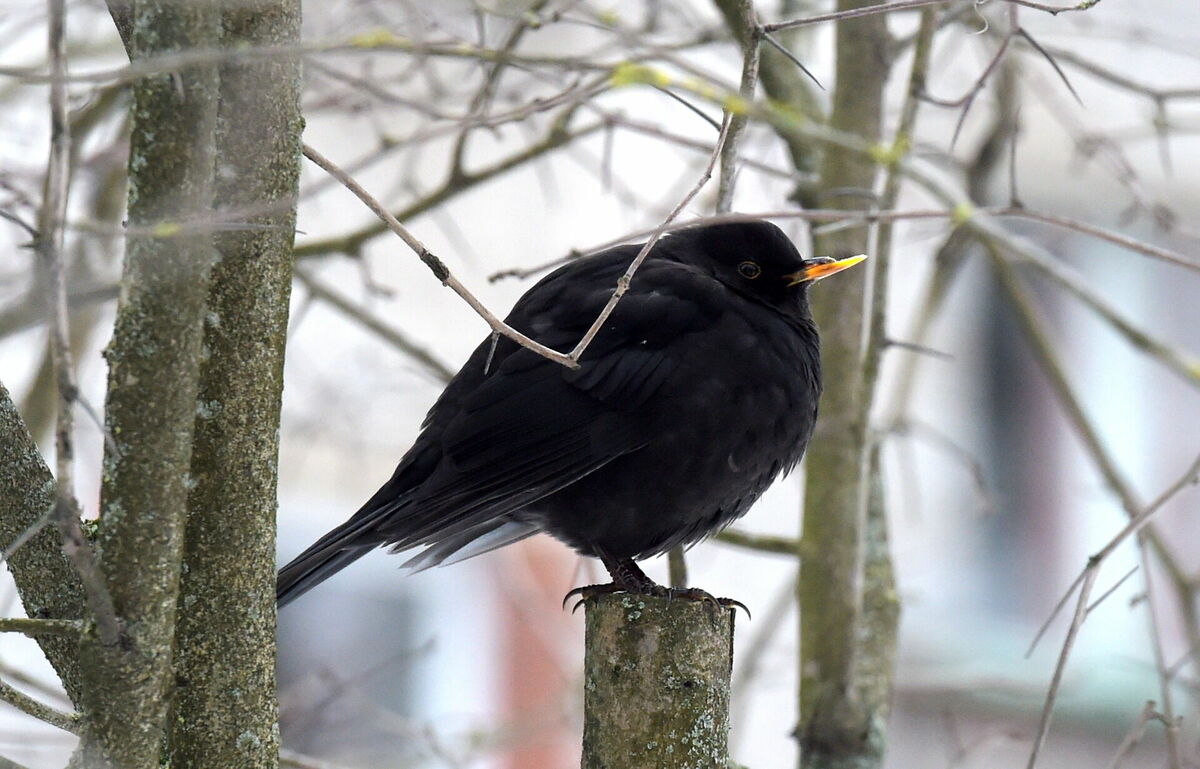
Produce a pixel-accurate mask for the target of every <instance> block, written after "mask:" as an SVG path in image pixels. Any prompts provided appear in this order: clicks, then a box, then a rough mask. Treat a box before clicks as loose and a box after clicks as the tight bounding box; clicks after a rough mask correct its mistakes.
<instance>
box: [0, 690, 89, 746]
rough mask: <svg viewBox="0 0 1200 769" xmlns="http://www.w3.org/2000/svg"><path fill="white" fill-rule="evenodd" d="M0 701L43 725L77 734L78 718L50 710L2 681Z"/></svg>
mask: <svg viewBox="0 0 1200 769" xmlns="http://www.w3.org/2000/svg"><path fill="white" fill-rule="evenodd" d="M0 700H2V701H4V702H7V703H8V704H9V705H12V706H13V707H14V708H16V709H17V710H19V711H21V712H22V713H24V714H26V715H29V716H33V717H34V718H36V719H37V720H39V721H42V722H43V723H47V724H50V725H51V726H56V727H58V728H59V729H62V730H63V731H66V732H70V733H71V734H79V716H77V715H75V714H74V713H64V712H63V711H61V710H58V709H56V708H52V707H50V706H49V705H47V704H45V703H43V702H39V701H37V700H35V699H34V698H33V697H30V696H29V695H28V694H25V693H24V692H22V691H20V690H18V689H14V688H13V687H12V686H9V685H8V684H7V683H5V682H3V681H0Z"/></svg>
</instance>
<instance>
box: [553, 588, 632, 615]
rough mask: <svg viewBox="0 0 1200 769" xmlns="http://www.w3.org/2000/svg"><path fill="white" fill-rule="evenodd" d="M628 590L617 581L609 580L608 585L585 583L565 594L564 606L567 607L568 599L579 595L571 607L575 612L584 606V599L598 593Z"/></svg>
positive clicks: (593, 596)
mask: <svg viewBox="0 0 1200 769" xmlns="http://www.w3.org/2000/svg"><path fill="white" fill-rule="evenodd" d="M628 592H630V591H629V590H627V589H626V588H625V587H624V586H622V585H618V584H617V583H615V582H609V583H608V584H607V585H583V586H581V587H577V588H575V589H574V590H571V591H569V592H568V593H567V594H566V595H564V596H563V599H562V607H563V609H564V610H565V609H566V608H567V601H569V600H571V599H572V598H574V597H575V596H578V597H579V600H578V601H576V602H575V605H574V606H572V607H571V613H572V614H574V613H575V612H576V611H578V610H579V607H580V606H583V603H584V601H586V600H587V599H589V598H595V597H596V596H598V595H610V594H612V593H628Z"/></svg>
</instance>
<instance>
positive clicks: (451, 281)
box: [304, 144, 579, 368]
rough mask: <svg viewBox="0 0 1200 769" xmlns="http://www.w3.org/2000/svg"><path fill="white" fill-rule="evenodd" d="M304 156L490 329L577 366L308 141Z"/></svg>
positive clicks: (570, 366)
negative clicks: (474, 287)
mask: <svg viewBox="0 0 1200 769" xmlns="http://www.w3.org/2000/svg"><path fill="white" fill-rule="evenodd" d="M304 156H305V157H307V158H308V159H309V160H311V161H313V162H314V163H316V164H317V165H318V166H320V167H321V168H322V169H323V170H324V171H325V172H326V173H328V174H329V175H330V176H333V177H334V178H336V179H337V180H338V181H340V182H341V183H342V184H343V185H345V187H346V189H348V190H350V191H351V192H353V193H354V194H355V196H356V197H358V199H359V200H361V201H362V202H363V203H365V204H366V205H367V208H370V209H371V211H372V212H374V213H375V215H376V216H378V217H379V218H380V219H382V220H383V221H384V222H385V223H386V224H387V226H388V229H390V230H391V231H392V232H394V233H396V235H398V236H399V237H400V239H401V240H403V241H404V243H405V244H406V245H407V246H408V247H409V248H411V249H412V250H413V252H414V253H416V255H417V258H419V259H420V260H421V261H422V262H424V263H425V265H426V266H427V267H429V269H430V271H431V272H433V274H434V277H436V278H437V279H438V280H440V281H441V282H442V285H443V286H447V287H449V288H450V289H451V290H452V291H454V293H456V294H458V295H459V296H460V297H462V298H463V299H464V300H465V301H466V302H467V304H468V305H470V306H471V309H473V310H475V312H476V313H477V314H478V315H479V317H481V318H483V319H484V320H485V321H486V322H487V324H488V325H489V326H491V328H492V330H493V331H495V332H496V333H498V334H502V335H504V336H506V337H508V338H509V339H511V340H513V341H514V342H516V343H517V344H519V345H521V346H522V347H524V348H526V349H527V350H531V351H533V352H535V353H537V354H538V355H541V356H542V357H543V358H546V359H547V360H552V361H554V362H555V363H559V364H561V365H563V366H566V367H567V368H576V367H577V366H578V365H579V364H578V363H577V362H576V360H577V358H575V357H572V356H569V355H563V354H562V353H560V352H557V351H555V350H551V349H550V348H549V347H546V346H545V345H543V344H541V343H539V342H536V341H534V340H533V339H530V338H529V337H527V336H525V335H524V334H522V333H521V332H519V331H517V330H516V329H514V328H513V327H512V326H509V325H508V324H507V323H504V322H503V321H501V320H500V319H499V318H497V317H496V316H495V315H493V314H492V313H491V311H490V310H488V309H487V308H486V307H484V306H483V303H482V302H480V301H479V300H478V299H477V298H475V295H474V294H472V293H471V292H470V291H468V290H467V288H466V287H465V286H463V284H462V283H460V282H459V280H458V278H455V277H454V276H453V275H452V274H451V273H450V269H449V268H448V267H446V265H445V264H444V263H443V262H442V260H441V259H439V258H438V257H437V256H436V255H434V254H433V252H431V251H430V250H429V249H428V248H426V247H425V244H424V243H422V242H421V241H420V240H417V238H416V236H414V235H413V234H412V233H411V232H409V231H408V230H407V229H406V228H405V227H404V225H403V224H401V223H400V222H399V221H397V220H396V217H394V216H392V214H391V213H390V212H389V211H388V210H387V209H386V208H384V207H383V205H382V204H381V203H380V202H379V201H378V200H376V199H375V198H374V197H372V196H371V194H370V193H368V192H367V191H366V190H365V189H363V188H362V186H361V185H359V183H358V182H356V181H354V179H352V178H351V177H350V176H349V174H347V173H346V172H345V171H343V170H342V169H341V168H338V166H336V165H335V164H334V163H333V162H332V161H330V160H329V159H327V158H326V157H325V156H324V155H322V154H321V153H319V152H317V151H316V150H315V149H313V148H312V147H310V146H308V145H307V144H306V145H304Z"/></svg>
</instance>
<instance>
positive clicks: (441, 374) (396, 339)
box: [295, 269, 454, 382]
mask: <svg viewBox="0 0 1200 769" xmlns="http://www.w3.org/2000/svg"><path fill="white" fill-rule="evenodd" d="M295 276H296V280H297V281H299V282H300V284H301V285H303V286H304V288H305V289H307V291H308V293H309V294H311V295H312V296H314V297H316V298H317V299H320V300H322V301H324V302H326V303H328V304H329V305H331V306H332V307H334V308H335V309H337V310H339V311H340V312H342V313H343V314H344V315H346V316H347V317H350V318H353V319H354V320H356V321H358V322H359V323H361V324H362V325H363V327H365V328H366V329H368V330H369V331H372V332H374V333H375V334H377V335H378V336H379V337H381V338H383V339H384V340H385V341H387V342H388V343H390V344H391V345H392V346H393V347H395V348H396V349H398V350H400V351H401V352H403V353H404V354H405V355H407V356H409V357H410V358H412V359H413V360H415V361H417V362H418V363H419V364H421V366H422V367H423V368H424V369H425V370H426V371H427V372H428V373H429V374H431V375H432V376H433V377H435V378H436V379H438V380H440V381H442V382H449V381H450V380H451V379H452V378H453V377H454V372H453V371H452V370H450V368H448V367H447V366H446V364H444V363H442V362H441V361H440V360H438V359H437V356H435V355H434V354H433V353H431V352H430V351H429V350H426V349H425V348H424V347H422V346H421V345H420V344H418V343H416V342H414V341H413V340H411V339H409V338H408V337H407V336H405V335H404V334H402V333H401V332H400V331H397V330H396V329H395V328H393V327H392V326H390V325H388V324H387V323H385V322H384V321H383V320H381V319H379V318H378V317H376V316H375V315H373V314H371V313H369V312H367V311H366V310H365V309H363V308H362V307H359V306H358V305H356V304H355V303H354V302H352V301H351V300H350V299H348V298H346V297H345V296H343V295H342V294H340V293H338V292H337V291H335V290H334V289H333V288H331V287H330V286H327V285H326V284H325V283H323V282H322V281H320V280H318V279H317V278H316V277H315V276H313V275H311V274H309V272H308V271H307V270H303V269H298V270H296V271H295Z"/></svg>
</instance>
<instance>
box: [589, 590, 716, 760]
mask: <svg viewBox="0 0 1200 769" xmlns="http://www.w3.org/2000/svg"><path fill="white" fill-rule="evenodd" d="M585 606H586V611H587V631H586V638H585V641H584V643H585V656H584V716H583V718H584V721H583V762H582V765H583V769H684V767H687V768H688V769H718V768H719V769H725V767H726V765H727V764H728V756H729V750H728V744H729V740H728V737H729V685H730V672H731V670H732V667H733V624H734V623H733V612H732V611H731V610H729V609H725V608H721V607H718V606H715V605H713V604H710V603H704V602H697V601H687V600H668V599H666V598H651V597H648V596H638V595H628V594H625V593H616V594H612V595H603V596H600V597H598V598H596V599H589V600H588V601H587V603H586V604H585Z"/></svg>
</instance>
